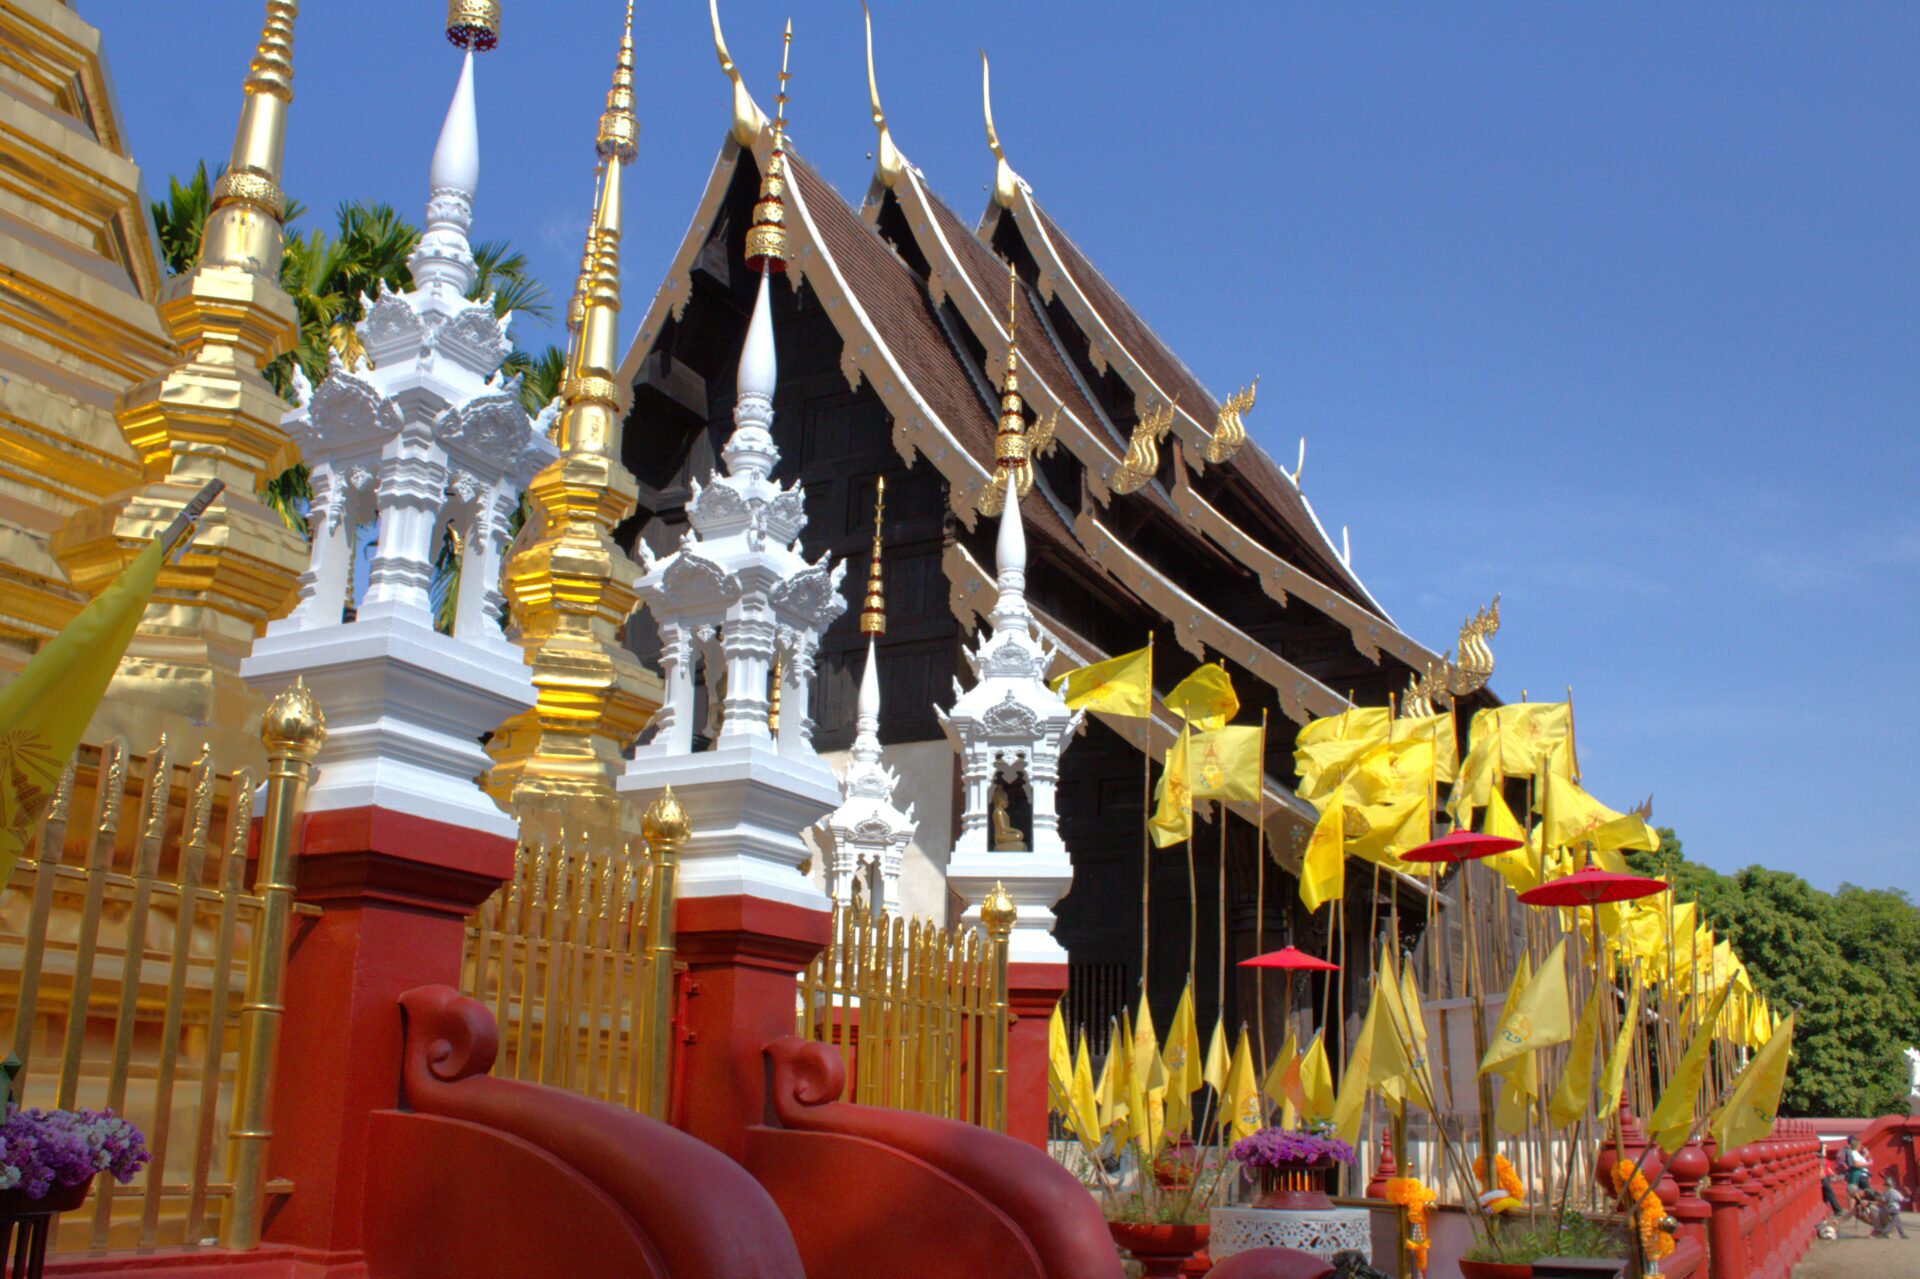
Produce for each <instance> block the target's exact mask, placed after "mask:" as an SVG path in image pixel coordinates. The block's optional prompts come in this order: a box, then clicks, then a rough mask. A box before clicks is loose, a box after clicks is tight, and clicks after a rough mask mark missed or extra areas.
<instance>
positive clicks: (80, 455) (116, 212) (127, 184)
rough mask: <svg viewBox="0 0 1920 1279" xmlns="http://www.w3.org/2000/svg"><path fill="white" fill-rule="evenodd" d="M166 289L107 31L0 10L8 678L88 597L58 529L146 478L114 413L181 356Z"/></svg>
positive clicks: (3, 561)
mask: <svg viewBox="0 0 1920 1279" xmlns="http://www.w3.org/2000/svg"><path fill="white" fill-rule="evenodd" d="M161 278H162V270H161V267H160V264H159V260H158V255H157V253H156V252H155V247H154V244H153V238H152V233H151V229H150V224H149V222H148V220H147V215H146V210H145V193H144V192H143V190H142V188H141V182H140V170H139V168H138V166H136V165H135V164H134V163H133V161H132V159H131V158H130V157H129V156H128V153H127V146H126V140H125V137H124V135H123V134H122V132H121V129H120V120H119V113H118V111H117V109H116V106H115V103H114V99H113V92H112V88H111V86H110V85H109V83H108V80H107V74H106V69H105V66H104V64H103V62H102V59H101V50H100V33H99V32H98V31H97V30H95V29H94V28H93V27H91V26H89V25H88V24H87V23H86V22H84V21H82V20H81V19H80V18H79V17H78V16H77V15H76V14H75V13H74V12H73V11H72V10H71V9H69V8H67V6H66V5H64V4H61V3H58V2H57V0H0V673H5V672H9V671H12V670H15V669H18V667H19V666H20V664H21V663H22V662H23V661H24V660H25V659H26V658H27V657H28V656H30V655H31V654H32V652H33V651H34V649H35V648H36V647H37V646H38V645H39V643H40V641H41V640H43V639H45V638H46V637H47V636H49V635H51V634H52V633H53V632H54V631H56V630H58V629H59V628H60V627H61V626H62V625H64V624H65V622H66V621H67V619H68V618H70V617H72V616H73V614H74V612H75V611H77V610H78V609H79V607H80V605H81V603H83V602H84V600H85V598H86V596H85V595H84V593H82V592H80V591H76V590H74V589H73V588H72V587H71V586H70V585H69V584H68V581H67V575H66V573H65V572H64V571H63V570H62V569H61V567H60V565H59V564H58V563H57V562H56V561H55V559H54V557H53V555H52V554H51V553H50V552H49V551H48V549H47V543H48V539H49V537H50V536H51V535H52V533H53V531H54V530H55V529H57V528H58V527H60V526H61V525H62V524H64V523H65V522H66V521H67V518H68V517H69V516H70V515H71V514H72V513H73V512H75V511H76V510H80V509H82V508H85V507H90V506H93V505H94V504H96V503H97V502H98V501H99V500H100V499H102V498H105V497H107V496H108V495H110V494H112V493H115V492H118V491H120V490H122V489H125V488H128V487H129V486H131V485H133V484H135V483H137V482H138V481H139V479H140V468H139V465H138V463H137V462H136V460H135V458H134V454H133V450H132V449H131V448H129V447H128V445H127V442H126V440H125V438H124V436H123V435H122V434H121V432H120V428H119V427H118V426H117V425H116V424H115V422H114V417H113V404H114V397H115V396H117V395H118V394H119V393H120V392H122V391H123V390H125V389H126V388H127V387H128V386H130V385H132V384H133V383H135V382H138V381H141V380H143V379H146V378H149V377H152V376H153V375H155V374H156V373H158V372H159V371H160V370H161V369H163V368H165V367H166V366H167V365H169V364H170V363H172V362H173V361H174V359H175V358H177V357H176V354H175V352H174V348H173V346H172V344H171V342H170V341H169V339H168V337H167V335H166V333H165V331H164V330H163V329H162V328H161V326H160V321H159V318H158V316H157V315H156V314H155V311H154V302H155V300H156V298H157V297H158V294H159V288H160V282H161Z"/></svg>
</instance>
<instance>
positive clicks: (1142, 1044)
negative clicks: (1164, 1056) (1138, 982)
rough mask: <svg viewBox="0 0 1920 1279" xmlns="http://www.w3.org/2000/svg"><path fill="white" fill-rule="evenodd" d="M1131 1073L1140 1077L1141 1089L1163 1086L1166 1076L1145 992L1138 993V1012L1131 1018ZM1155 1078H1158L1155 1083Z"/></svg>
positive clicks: (1157, 1036)
mask: <svg viewBox="0 0 1920 1279" xmlns="http://www.w3.org/2000/svg"><path fill="white" fill-rule="evenodd" d="M1133 1073H1134V1074H1136V1075H1138V1076H1140V1086H1141V1087H1142V1088H1151V1087H1157V1086H1159V1085H1162V1084H1165V1082H1166V1074H1165V1069H1164V1066H1163V1065H1162V1063H1161V1061H1160V1037H1159V1035H1158V1034H1157V1033H1156V1032H1155V1031H1154V1028H1153V1009H1152V1008H1151V1007H1150V1006H1148V1004H1147V992H1146V991H1144V990H1143V991H1141V992H1140V1011H1139V1012H1138V1013H1136V1014H1135V1015H1134V1018H1133ZM1155 1076H1159V1079H1158V1081H1157V1082H1156V1080H1155V1078H1154V1077H1155Z"/></svg>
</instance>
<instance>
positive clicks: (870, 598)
mask: <svg viewBox="0 0 1920 1279" xmlns="http://www.w3.org/2000/svg"><path fill="white" fill-rule="evenodd" d="M886 510H887V477H886V476H884V475H882V476H881V477H879V478H878V479H877V480H875V481H874V485H873V563H872V565H871V566H870V567H869V568H868V569H867V598H866V599H865V600H864V601H863V602H862V603H861V606H860V633H861V634H862V635H885V634H886V633H887V599H886V589H885V584H884V583H883V581H882V580H881V577H880V528H881V524H882V521H883V519H884V518H885V515H886Z"/></svg>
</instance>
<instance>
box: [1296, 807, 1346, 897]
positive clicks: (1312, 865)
mask: <svg viewBox="0 0 1920 1279" xmlns="http://www.w3.org/2000/svg"><path fill="white" fill-rule="evenodd" d="M1345 812H1346V803H1345V794H1344V792H1336V793H1335V794H1334V796H1333V798H1332V799H1331V800H1329V801H1328V802H1327V807H1326V811H1325V812H1323V813H1321V814H1320V820H1319V821H1317V822H1315V823H1314V824H1313V834H1312V835H1311V836H1310V837H1309V838H1308V839H1307V851H1306V853H1305V854H1304V855H1302V857H1301V858H1300V903H1301V904H1302V905H1303V906H1305V907H1306V908H1307V913H1308V914H1312V913H1313V912H1314V911H1316V910H1319V909H1320V908H1321V907H1322V906H1324V905H1325V904H1326V903H1328V902H1330V901H1333V900H1335V899H1336V898H1339V897H1341V896H1344V895H1345V893H1346V887H1347V844H1346V827H1345V816H1344V815H1345Z"/></svg>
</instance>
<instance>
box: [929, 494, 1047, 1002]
mask: <svg viewBox="0 0 1920 1279" xmlns="http://www.w3.org/2000/svg"><path fill="white" fill-rule="evenodd" d="M995 553H996V559H997V561H998V563H997V565H996V578H997V581H998V586H999V594H998V596H997V598H996V599H995V601H994V606H993V611H992V613H991V614H989V615H988V621H989V622H990V623H991V625H992V627H993V630H992V632H991V633H990V634H989V635H988V636H987V637H986V639H984V640H983V641H982V642H981V643H980V644H979V645H978V646H977V647H976V648H975V649H973V650H972V651H971V652H969V653H968V654H967V661H968V664H969V665H970V666H971V667H972V669H973V673H974V676H975V681H974V685H973V687H972V688H969V689H966V690H964V691H962V690H961V688H960V682H959V681H958V680H955V681H954V703H953V709H952V710H951V711H938V710H937V708H936V712H937V713H938V714H939V716H940V724H941V727H943V728H944V729H945V730H946V733H947V737H948V738H949V740H951V741H952V742H953V744H954V747H955V748H956V749H957V750H958V751H959V752H960V783H961V799H962V804H963V812H962V815H961V819H960V838H959V839H958V840H957V841H956V842H955V844H954V848H953V856H952V858H951V860H949V862H948V863H947V883H948V884H949V885H950V886H951V887H952V888H953V890H954V891H955V892H956V893H958V894H959V895H960V896H961V898H962V899H963V900H964V901H965V902H966V903H967V910H966V914H965V916H964V919H965V921H966V922H967V923H969V924H973V925H976V926H977V925H978V924H979V922H980V903H981V902H982V901H983V900H984V899H985V897H986V895H987V893H988V891H989V890H991V889H992V887H993V885H994V884H995V883H996V882H998V883H1001V884H1004V885H1005V886H1006V889H1007V893H1008V894H1009V895H1010V896H1011V897H1012V898H1013V900H1014V904H1015V905H1016V906H1018V907H1019V912H1020V913H1019V916H1018V919H1017V922H1016V923H1015V924H1014V929H1013V937H1012V940H1011V942H1010V944H1009V948H1008V955H1009V958H1010V959H1011V960H1012V962H1014V963H1017V964H1019V963H1029V964H1032V963H1038V964H1064V963H1066V962H1067V952H1066V950H1065V948H1063V947H1062V946H1061V945H1060V943H1059V942H1057V941H1055V940H1054V939H1053V921H1054V916H1053V907H1054V904H1055V903H1056V902H1058V901H1059V900H1060V899H1061V898H1062V897H1064V896H1066V894H1067V889H1068V888H1070V887H1072V885H1073V862H1072V861H1071V859H1069V858H1068V856H1067V848H1066V845H1065V844H1064V843H1062V842H1061V839H1060V818H1059V813H1058V810H1057V807H1056V803H1057V799H1058V791H1059V784H1060V756H1061V755H1062V754H1063V753H1065V751H1066V748H1067V743H1068V742H1069V741H1071V740H1072V736H1073V733H1074V731H1075V730H1076V729H1078V728H1079V726H1080V719H1081V712H1079V711H1072V710H1068V709H1067V704H1066V702H1065V701H1064V700H1063V699H1062V698H1061V696H1060V695H1059V694H1058V693H1056V692H1054V691H1053V690H1052V689H1050V688H1048V687H1047V682H1046V674H1047V670H1048V668H1049V666H1051V664H1052V662H1053V658H1054V650H1053V649H1051V648H1048V647H1046V646H1044V645H1042V644H1041V642H1040V641H1039V639H1038V638H1036V636H1035V634H1034V623H1033V615H1032V613H1031V612H1029V611H1028V609H1027V599H1026V589H1027V540H1026V530H1025V528H1024V527H1023V526H1022V524H1021V519H1020V503H1019V494H1018V492H1017V491H1015V490H1014V489H1013V487H1012V483H1011V481H1009V485H1008V493H1007V497H1006V506H1005V508H1004V510H1003V512H1002V514H1001V516H1000V530H999V537H998V540H997V542H996V545H995ZM1015 786H1019V787H1023V788H1024V789H1025V791H1026V793H1027V797H1028V799H1029V801H1030V803H1031V807H1032V819H1031V830H1030V831H1014V830H1012V829H1011V828H1010V823H1009V822H1008V820H1007V819H1006V818H1005V816H1004V813H1003V815H1002V816H1001V817H1000V818H999V819H998V820H996V812H995V810H996V804H995V792H996V790H998V789H1004V788H1009V787H1015ZM1001 807H1003V809H1004V805H1002V806H1001ZM996 828H998V830H997V831H996ZM996 834H997V835H998V837H996ZM1014 843H1020V844H1024V845H1025V847H1021V848H1015V847H1011V846H1010V845H1012V844H1014Z"/></svg>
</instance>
